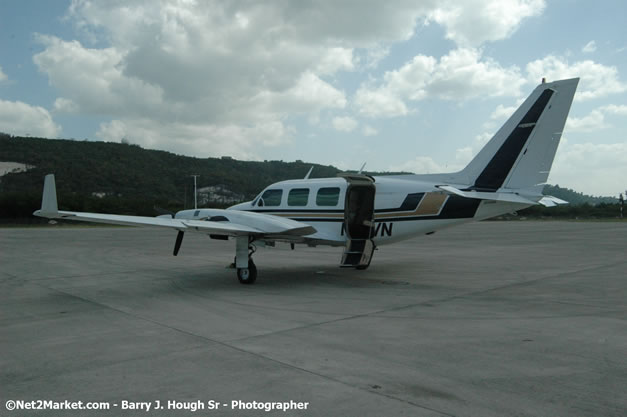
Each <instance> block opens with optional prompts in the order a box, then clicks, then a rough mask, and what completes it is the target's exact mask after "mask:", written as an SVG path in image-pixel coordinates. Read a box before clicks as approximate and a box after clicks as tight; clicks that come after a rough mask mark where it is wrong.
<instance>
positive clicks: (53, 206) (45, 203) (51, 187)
mask: <svg viewBox="0 0 627 417" xmlns="http://www.w3.org/2000/svg"><path fill="white" fill-rule="evenodd" d="M33 214H34V215H35V216H39V217H48V218H52V217H56V216H57V215H58V214H59V208H58V207H57V187H56V185H55V182H54V174H48V175H46V178H45V179H44V193H43V195H42V197H41V210H37V211H35V212H34V213H33Z"/></svg>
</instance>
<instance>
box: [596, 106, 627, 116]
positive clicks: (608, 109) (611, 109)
mask: <svg viewBox="0 0 627 417" xmlns="http://www.w3.org/2000/svg"><path fill="white" fill-rule="evenodd" d="M601 110H602V111H603V112H605V113H610V114H616V115H619V116H627V105H625V104H620V105H616V104H608V105H606V106H603V107H601Z"/></svg>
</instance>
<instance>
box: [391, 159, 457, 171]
mask: <svg viewBox="0 0 627 417" xmlns="http://www.w3.org/2000/svg"><path fill="white" fill-rule="evenodd" d="M445 170H446V169H445V168H444V167H443V166H442V165H440V164H438V163H437V162H435V161H434V160H433V158H431V157H429V156H417V157H415V158H414V159H412V160H410V161H407V162H404V163H402V164H399V165H394V166H391V167H390V169H389V171H391V172H411V173H414V174H438V173H441V172H444V171H445Z"/></svg>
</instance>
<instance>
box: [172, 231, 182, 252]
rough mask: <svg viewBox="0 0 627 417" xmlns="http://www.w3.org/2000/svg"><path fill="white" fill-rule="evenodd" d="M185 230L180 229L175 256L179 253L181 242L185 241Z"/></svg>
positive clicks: (175, 246) (175, 245)
mask: <svg viewBox="0 0 627 417" xmlns="http://www.w3.org/2000/svg"><path fill="white" fill-rule="evenodd" d="M184 234H185V232H183V231H181V230H179V234H178V235H176V243H175V244H174V256H176V255H178V254H179V249H181V243H182V242H183V235H184Z"/></svg>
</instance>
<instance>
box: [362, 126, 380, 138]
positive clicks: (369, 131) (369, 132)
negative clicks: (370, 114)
mask: <svg viewBox="0 0 627 417" xmlns="http://www.w3.org/2000/svg"><path fill="white" fill-rule="evenodd" d="M361 133H363V134H364V136H376V135H378V134H379V131H378V130H377V129H375V128H374V127H372V126H369V125H366V126H364V128H363V129H362V130H361Z"/></svg>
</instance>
